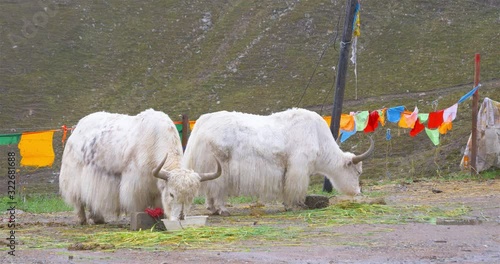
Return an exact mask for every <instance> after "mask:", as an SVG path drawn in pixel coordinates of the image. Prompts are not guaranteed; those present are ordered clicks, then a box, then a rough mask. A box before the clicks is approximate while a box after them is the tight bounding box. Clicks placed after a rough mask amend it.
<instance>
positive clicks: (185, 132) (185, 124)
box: [182, 114, 189, 150]
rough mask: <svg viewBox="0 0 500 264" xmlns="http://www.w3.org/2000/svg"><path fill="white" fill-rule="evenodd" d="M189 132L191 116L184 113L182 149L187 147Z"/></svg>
mask: <svg viewBox="0 0 500 264" xmlns="http://www.w3.org/2000/svg"><path fill="white" fill-rule="evenodd" d="M188 134H189V118H188V116H187V115H185V114H184V115H182V149H183V150H185V149H186V145H187V141H188Z"/></svg>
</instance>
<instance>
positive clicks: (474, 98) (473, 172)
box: [470, 53, 481, 176]
mask: <svg viewBox="0 0 500 264" xmlns="http://www.w3.org/2000/svg"><path fill="white" fill-rule="evenodd" d="M480 62H481V55H480V54H479V53H476V55H475V56H474V87H476V86H478V85H479V72H480ZM478 103H479V89H478V90H477V91H476V92H475V93H474V94H473V95H472V133H471V141H472V142H471V156H470V168H471V170H470V174H471V175H472V176H474V175H476V174H477V167H476V165H477V164H476V157H477V114H478V112H479V110H478Z"/></svg>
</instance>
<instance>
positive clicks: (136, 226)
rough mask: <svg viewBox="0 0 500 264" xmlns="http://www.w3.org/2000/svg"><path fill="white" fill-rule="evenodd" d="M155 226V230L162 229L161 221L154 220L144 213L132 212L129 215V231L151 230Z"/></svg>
mask: <svg viewBox="0 0 500 264" xmlns="http://www.w3.org/2000/svg"><path fill="white" fill-rule="evenodd" d="M155 224H156V227H155V228H158V229H161V228H164V225H163V223H162V222H161V221H159V222H156V220H155V219H154V218H153V217H151V216H150V215H148V214H147V213H145V212H134V213H132V214H131V215H130V230H133V231H137V230H141V229H142V230H146V229H151V228H152V227H153V226H154V225H155Z"/></svg>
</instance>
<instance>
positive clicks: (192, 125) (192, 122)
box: [189, 121, 196, 131]
mask: <svg viewBox="0 0 500 264" xmlns="http://www.w3.org/2000/svg"><path fill="white" fill-rule="evenodd" d="M195 123H196V121H189V130H191V131H192V130H193V127H194V124H195Z"/></svg>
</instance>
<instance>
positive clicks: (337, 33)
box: [297, 16, 342, 111]
mask: <svg viewBox="0 0 500 264" xmlns="http://www.w3.org/2000/svg"><path fill="white" fill-rule="evenodd" d="M341 17H342V16H339V19H338V20H337V30H336V32H335V35H334V37H333V38H332V39H330V41H329V42H328V43H327V45H326V46H325V48H324V49H323V52H322V53H321V56H320V57H319V59H318V62H317V63H316V66H315V67H314V71H313V72H312V74H311V77H310V78H309V81H308V82H307V85H306V88H305V89H304V92H303V93H302V96H301V97H300V100H299V102H298V103H297V107H299V105H300V103H301V102H302V99H304V96H305V95H306V92H307V89H308V88H309V85H310V84H311V81H312V79H313V77H314V74H315V73H316V70H317V69H318V66H319V63H320V62H321V60H322V59H323V56H324V55H325V53H326V51H327V50H328V47H330V45H332V43H335V42H336V41H337V38H338V35H339V24H340V18H341ZM334 49H335V50H337V49H336V48H335V46H334ZM333 83H334V84H335V79H334V81H333ZM332 88H333V86H332ZM324 104H325V102H323V106H324ZM321 111H323V107H321Z"/></svg>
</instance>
